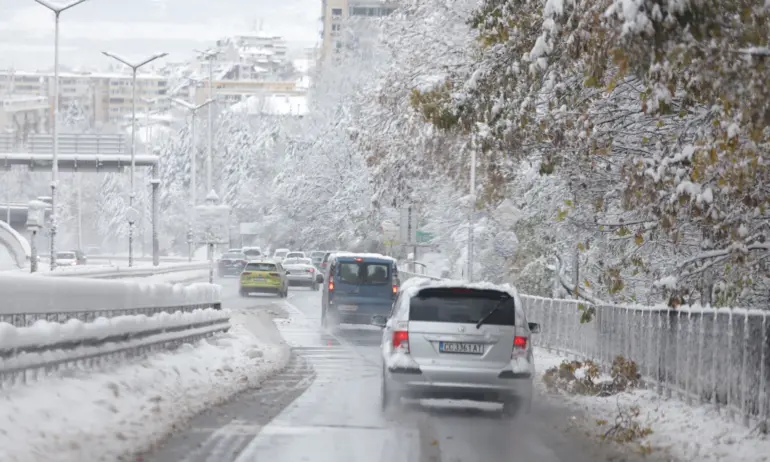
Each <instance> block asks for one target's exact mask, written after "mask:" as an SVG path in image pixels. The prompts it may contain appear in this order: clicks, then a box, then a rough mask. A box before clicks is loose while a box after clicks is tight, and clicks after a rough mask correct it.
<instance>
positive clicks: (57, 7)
mask: <svg viewBox="0 0 770 462" xmlns="http://www.w3.org/2000/svg"><path fill="white" fill-rule="evenodd" d="M35 1H36V2H37V3H39V4H41V5H43V6H44V7H46V8H48V9H49V10H51V11H52V12H53V14H54V46H53V47H54V48H53V159H52V160H51V270H53V269H55V268H56V226H57V222H56V215H57V214H56V187H57V183H58V182H59V121H58V118H59V16H61V14H62V13H63V12H64V11H67V10H69V9H70V8H72V7H75V6H77V5H80V4H81V3H83V2H85V1H86V0H73V1H70V2H67V3H64V4H54V3H50V2H49V1H47V0H35ZM48 94H49V95H50V94H51V92H49V93H48Z"/></svg>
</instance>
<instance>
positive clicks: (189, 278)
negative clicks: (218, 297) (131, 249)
mask: <svg viewBox="0 0 770 462" xmlns="http://www.w3.org/2000/svg"><path fill="white" fill-rule="evenodd" d="M121 280H129V281H141V282H149V283H152V284H160V283H164V282H165V283H169V284H183V283H186V282H193V281H199V282H208V280H209V270H207V269H204V270H190V271H174V272H172V273H163V274H154V275H152V276H145V277H136V278H121Z"/></svg>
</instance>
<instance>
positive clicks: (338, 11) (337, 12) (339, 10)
mask: <svg viewBox="0 0 770 462" xmlns="http://www.w3.org/2000/svg"><path fill="white" fill-rule="evenodd" d="M332 16H342V8H332Z"/></svg>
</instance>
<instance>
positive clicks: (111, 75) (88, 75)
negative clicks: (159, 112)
mask: <svg viewBox="0 0 770 462" xmlns="http://www.w3.org/2000/svg"><path fill="white" fill-rule="evenodd" d="M0 75H15V76H19V77H53V71H17V70H9V69H2V70H0ZM131 77H132V76H131V74H123V73H119V72H59V78H60V79H72V78H84V79H130V78H131ZM136 78H137V79H147V80H165V79H167V77H165V76H163V75H160V74H148V73H138V74H137V75H136Z"/></svg>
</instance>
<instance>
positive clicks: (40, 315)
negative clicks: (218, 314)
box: [0, 302, 222, 327]
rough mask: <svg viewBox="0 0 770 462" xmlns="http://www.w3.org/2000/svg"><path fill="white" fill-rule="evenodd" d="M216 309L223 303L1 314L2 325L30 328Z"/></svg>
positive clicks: (220, 307) (32, 310)
mask: <svg viewBox="0 0 770 462" xmlns="http://www.w3.org/2000/svg"><path fill="white" fill-rule="evenodd" d="M205 309H214V310H221V309H222V303H220V302H215V303H195V304H190V305H177V306H152V307H142V308H120V309H109V308H107V309H96V310H76V311H58V312H50V311H36V310H35V309H34V308H33V309H31V310H29V311H26V310H25V311H23V312H10V313H0V323H3V322H4V323H6V324H10V325H12V326H14V327H29V326H32V325H33V324H35V323H36V322H37V321H41V320H42V321H47V322H57V323H61V324H64V323H66V322H67V321H69V320H70V319H77V320H79V321H83V322H94V321H95V320H96V319H99V318H114V317H117V316H137V315H144V316H154V315H156V314H160V313H173V312H176V311H181V312H183V313H192V312H193V311H195V310H205Z"/></svg>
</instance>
